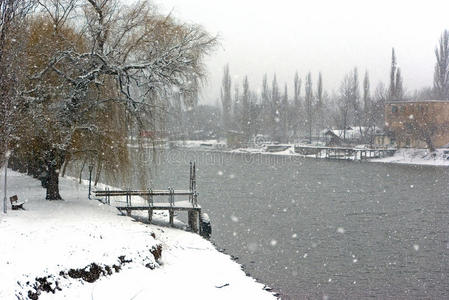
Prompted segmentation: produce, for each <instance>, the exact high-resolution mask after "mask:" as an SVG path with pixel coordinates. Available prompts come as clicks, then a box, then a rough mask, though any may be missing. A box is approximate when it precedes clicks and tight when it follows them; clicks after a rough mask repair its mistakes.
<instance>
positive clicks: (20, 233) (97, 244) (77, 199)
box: [0, 171, 275, 300]
mask: <svg viewBox="0 0 449 300" xmlns="http://www.w3.org/2000/svg"><path fill="white" fill-rule="evenodd" d="M8 182H9V183H8V187H9V188H8V196H11V195H13V194H17V195H18V197H19V199H20V200H23V201H25V205H24V207H25V208H26V210H17V211H11V210H9V211H8V213H7V214H6V215H4V214H2V215H0V239H1V243H0V282H1V284H0V299H2V300H3V299H28V298H33V297H35V296H36V295H37V296H39V299H194V298H195V299H273V298H275V297H274V296H273V295H272V294H271V293H269V292H267V291H265V290H264V289H263V288H264V285H263V284H260V283H257V282H255V280H254V279H252V278H250V277H247V276H246V275H245V273H244V272H243V271H242V270H241V266H240V265H239V264H237V263H236V262H234V261H233V260H232V259H231V257H230V256H228V255H225V254H223V253H220V252H219V251H217V250H216V249H215V248H214V246H213V245H212V244H211V243H210V242H209V241H207V240H205V239H203V238H201V237H200V236H198V235H196V234H193V233H190V232H186V231H183V230H179V229H174V228H169V227H166V226H157V225H149V224H143V223H140V222H136V221H134V220H133V219H131V218H129V217H125V216H120V215H119V214H118V212H117V211H116V209H114V208H112V207H109V206H107V205H102V204H101V203H99V202H97V201H94V200H88V199H87V187H86V186H85V185H80V184H78V183H77V182H76V181H74V180H71V179H65V178H62V179H61V182H60V184H61V195H62V196H63V198H64V201H51V202H50V201H46V200H44V199H45V191H44V190H43V189H42V187H41V186H40V182H39V181H38V180H35V179H32V178H30V177H28V176H25V175H22V174H19V173H16V172H12V171H10V172H9V176H8ZM2 192H3V191H2ZM162 218H164V216H162V215H160V216H159V220H158V217H157V216H156V217H155V221H156V222H159V223H161V224H162V223H166V220H165V218H164V219H162ZM159 247H161V249H162V256H161V257H160V258H158V257H157V256H158V254H157V250H158V248H159ZM155 256H156V257H155ZM83 272H85V273H88V275H85V276H84V277H87V279H91V280H94V282H92V283H89V282H86V280H85V279H86V278H85V279H82V278H73V277H77V276H80V277H83V276H82V275H83ZM97 277H98V279H97V280H95V279H96V278H97ZM42 290H54V293H52V292H50V293H47V292H44V291H42ZM39 294H40V295H39Z"/></svg>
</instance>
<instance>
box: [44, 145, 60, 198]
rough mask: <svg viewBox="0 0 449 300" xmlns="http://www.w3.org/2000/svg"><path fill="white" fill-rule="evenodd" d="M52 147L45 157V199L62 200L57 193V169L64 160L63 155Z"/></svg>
mask: <svg viewBox="0 0 449 300" xmlns="http://www.w3.org/2000/svg"><path fill="white" fill-rule="evenodd" d="M58 152H59V151H58V150H56V149H52V150H51V151H50V153H49V155H48V157H47V172H48V175H47V176H48V177H47V196H46V197H45V199H47V200H62V197H61V195H60V194H59V170H60V168H61V166H62V164H63V162H64V156H63V155H61V154H60V153H58Z"/></svg>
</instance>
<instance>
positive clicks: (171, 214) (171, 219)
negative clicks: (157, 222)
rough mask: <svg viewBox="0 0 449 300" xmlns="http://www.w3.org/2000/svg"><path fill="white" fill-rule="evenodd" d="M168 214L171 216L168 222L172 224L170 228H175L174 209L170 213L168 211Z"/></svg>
mask: <svg viewBox="0 0 449 300" xmlns="http://www.w3.org/2000/svg"><path fill="white" fill-rule="evenodd" d="M168 214H169V220H168V222H169V223H170V226H171V227H173V225H174V224H173V219H174V216H175V212H174V211H173V209H170V210H169V211H168Z"/></svg>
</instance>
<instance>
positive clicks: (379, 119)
mask: <svg viewBox="0 0 449 300" xmlns="http://www.w3.org/2000/svg"><path fill="white" fill-rule="evenodd" d="M435 57H436V63H435V72H434V83H433V86H432V87H425V88H422V89H420V90H417V91H414V92H413V93H409V92H407V91H406V90H405V88H404V85H403V75H402V72H401V69H400V68H399V67H398V62H397V56H396V53H395V49H394V48H393V49H392V53H391V66H390V80H389V85H388V86H386V85H385V84H384V83H382V82H380V83H378V84H377V86H376V87H375V89H374V90H372V88H371V82H370V77H369V72H368V71H365V72H364V75H363V79H360V76H359V71H358V69H357V68H353V69H352V70H350V71H349V72H347V73H346V74H345V75H344V77H343V78H342V80H341V82H340V85H339V88H338V89H337V91H334V92H332V93H331V94H329V93H328V92H327V91H326V90H325V88H324V80H323V76H322V74H321V72H320V73H318V75H317V76H316V81H315V82H314V79H313V76H312V73H311V72H309V73H307V74H306V75H305V76H304V78H300V76H299V73H298V72H296V73H295V74H294V77H293V80H292V86H293V91H292V92H291V94H289V93H288V84H287V83H285V84H284V86H283V89H282V88H280V87H279V83H278V81H277V78H276V74H274V75H273V77H272V79H271V80H269V79H268V76H267V74H265V75H264V76H263V80H262V83H261V86H260V91H261V92H260V93H256V92H255V91H254V90H253V89H251V88H250V87H249V84H248V78H247V76H245V77H244V78H243V80H242V82H232V79H231V74H230V73H231V72H230V68H229V65H226V66H225V67H224V69H223V77H222V84H221V93H220V100H221V112H222V118H221V126H222V131H223V132H227V131H229V130H236V131H239V132H241V133H242V134H243V135H244V136H245V138H246V139H247V140H248V141H249V142H251V140H252V139H253V138H254V137H255V136H256V135H258V134H260V135H267V136H269V138H270V139H271V140H273V141H277V142H281V143H286V142H297V141H303V142H309V143H310V142H311V141H312V140H314V139H315V140H316V139H318V138H319V137H320V134H322V133H323V130H324V129H326V128H338V129H341V130H342V131H343V139H345V138H346V137H345V136H344V135H345V133H346V129H347V128H349V127H351V128H353V129H356V130H358V131H359V132H360V137H361V138H360V141H359V142H361V143H367V144H372V143H373V138H374V134H375V133H376V131H379V130H381V129H382V128H383V127H384V122H385V121H384V107H385V103H387V102H392V101H411V100H448V99H449V33H448V31H444V32H443V33H442V35H441V38H440V40H439V43H438V46H437V47H436V48H435Z"/></svg>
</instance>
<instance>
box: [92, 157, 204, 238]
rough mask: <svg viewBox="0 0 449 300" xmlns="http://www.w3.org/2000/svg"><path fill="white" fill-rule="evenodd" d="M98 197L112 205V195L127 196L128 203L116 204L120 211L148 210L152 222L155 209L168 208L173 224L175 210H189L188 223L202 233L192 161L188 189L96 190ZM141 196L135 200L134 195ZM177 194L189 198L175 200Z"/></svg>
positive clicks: (128, 212) (128, 213) (129, 213)
mask: <svg viewBox="0 0 449 300" xmlns="http://www.w3.org/2000/svg"><path fill="white" fill-rule="evenodd" d="M94 194H95V196H96V197H104V203H107V204H109V205H111V197H125V198H126V205H118V206H115V207H116V208H117V209H118V210H119V211H120V212H126V214H127V215H131V212H132V211H148V221H149V222H150V223H151V221H152V218H153V211H154V210H167V211H168V213H169V223H170V225H171V226H173V223H174V212H175V211H187V212H188V223H189V226H190V228H191V229H192V230H193V231H194V232H198V233H200V234H201V226H200V223H201V206H199V205H198V193H197V192H196V167H195V164H193V165H192V163H190V181H189V189H188V190H175V189H173V188H170V187H169V188H168V189H166V190H161V189H158V190H157V189H147V190H118V191H111V190H108V189H106V190H103V191H101V190H99V191H94ZM133 196H135V197H139V198H138V199H137V200H136V201H135V202H138V203H137V204H136V203H134V205H133V201H132V197H133ZM175 196H188V200H183V201H175ZM154 197H168V202H163V203H160V202H154Z"/></svg>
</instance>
